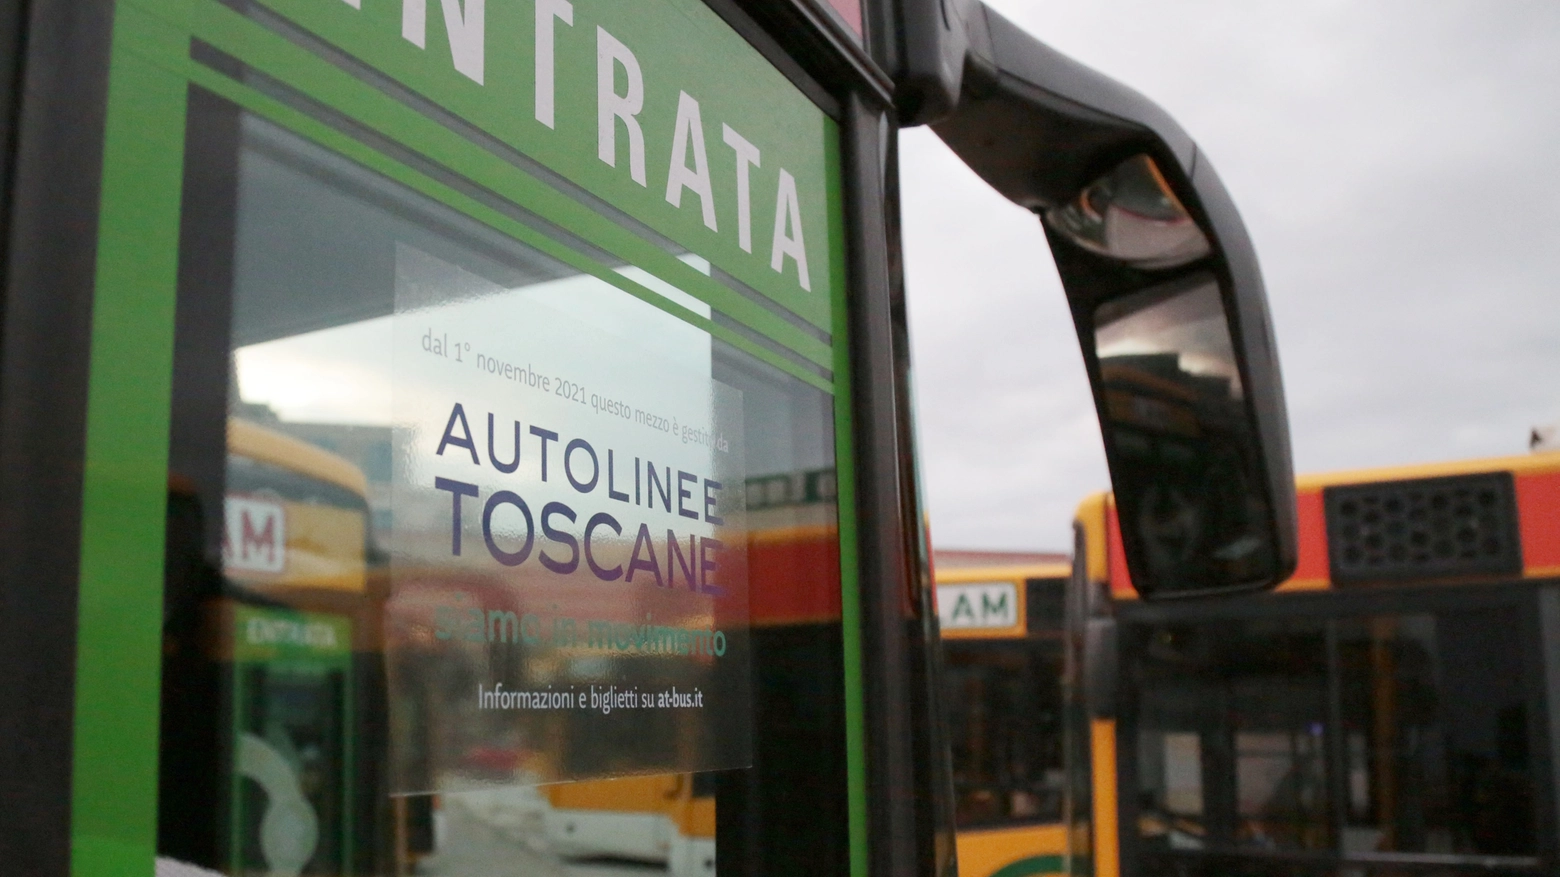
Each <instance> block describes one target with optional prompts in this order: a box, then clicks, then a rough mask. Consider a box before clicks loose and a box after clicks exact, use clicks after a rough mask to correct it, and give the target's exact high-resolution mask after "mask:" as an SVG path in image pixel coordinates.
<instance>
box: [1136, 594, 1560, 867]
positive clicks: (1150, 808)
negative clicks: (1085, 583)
mask: <svg viewBox="0 0 1560 877" xmlns="http://www.w3.org/2000/svg"><path fill="white" fill-rule="evenodd" d="M1388 596H1390V597H1395V598H1396V599H1393V600H1391V601H1390V602H1389V601H1388V600H1386V599H1384V598H1385V597H1388ZM1119 610H1120V616H1119V617H1121V619H1122V623H1123V627H1122V631H1121V637H1122V638H1121V644H1122V661H1123V664H1122V680H1123V699H1122V702H1121V712H1120V717H1119V722H1120V725H1119V737H1118V740H1119V746H1118V751H1119V759H1120V765H1119V768H1120V783H1121V789H1122V792H1123V793H1122V796H1121V797H1122V804H1121V825H1122V831H1121V838H1122V840H1121V843H1122V862H1123V871H1122V873H1123V874H1127V875H1137V874H1145V875H1146V874H1160V873H1174V874H1215V873H1216V874H1345V873H1346V874H1356V875H1365V874H1379V873H1406V872H1408V871H1413V872H1433V873H1437V874H1448V875H1450V874H1493V873H1501V874H1518V873H1537V872H1538V871H1539V870H1540V867H1541V863H1542V859H1541V855H1547V854H1548V851H1547V850H1546V849H1544V848H1543V846H1542V844H1541V841H1540V838H1539V832H1538V831H1537V825H1539V824H1540V823H1539V821H1538V820H1539V816H1540V809H1541V807H1546V806H1547V804H1544V803H1543V802H1541V801H1540V800H1539V798H1540V797H1541V796H1543V795H1547V794H1548V792H1547V791H1545V790H1547V789H1549V788H1550V783H1549V778H1548V768H1547V763H1546V759H1544V758H1540V757H1537V753H1538V752H1539V751H1540V749H1539V744H1538V743H1537V742H1536V741H1538V740H1540V739H1541V737H1540V735H1541V734H1542V733H1544V732H1543V731H1542V730H1541V729H1542V728H1543V727H1544V725H1545V722H1546V719H1545V717H1544V716H1543V712H1544V709H1543V704H1544V699H1543V690H1542V685H1541V679H1542V675H1543V674H1542V671H1541V666H1540V661H1541V655H1540V648H1539V630H1538V625H1537V623H1536V622H1535V621H1534V619H1535V618H1536V617H1537V611H1536V606H1535V604H1534V592H1533V591H1532V590H1531V589H1527V588H1521V589H1517V588H1509V587H1508V588H1504V589H1495V588H1491V587H1483V588H1477V589H1469V590H1465V591H1459V592H1452V591H1446V590H1442V591H1440V592H1423V591H1419V592H1410V593H1399V594H1395V595H1393V594H1381V593H1377V594H1375V595H1340V594H1337V593H1330V594H1321V595H1313V596H1310V597H1307V596H1285V597H1276V598H1264V599H1259V600H1251V601H1243V602H1241V603H1238V604H1229V605H1226V606H1221V607H1218V608H1217V609H1216V610H1215V611H1214V612H1209V611H1208V610H1206V609H1200V608H1196V607H1193V608H1192V609H1191V610H1189V611H1163V610H1160V609H1156V608H1153V607H1148V606H1143V605H1124V606H1121V607H1119Z"/></svg>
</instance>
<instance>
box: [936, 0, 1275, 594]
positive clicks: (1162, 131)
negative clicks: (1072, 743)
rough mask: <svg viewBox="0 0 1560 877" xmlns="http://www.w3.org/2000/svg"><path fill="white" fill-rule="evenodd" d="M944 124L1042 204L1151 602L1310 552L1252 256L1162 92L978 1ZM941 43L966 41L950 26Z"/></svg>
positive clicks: (1224, 589) (967, 14)
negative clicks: (1300, 531)
mask: <svg viewBox="0 0 1560 877" xmlns="http://www.w3.org/2000/svg"><path fill="white" fill-rule="evenodd" d="M943 8H944V9H949V10H957V14H959V15H960V16H961V18H960V24H961V25H962V26H961V27H958V28H952V29H950V31H951V32H952V31H957V32H958V34H959V35H960V36H961V37H962V38H963V39H965V40H967V53H966V56H965V63H964V68H963V74H962V80H961V82H960V89H961V95H960V99H959V102H958V104H957V106H956V107H955V108H954V109H953V110H952V112H951V113H950V114H948V115H946V116H944V117H942V118H941V119H940V120H938V121H936V122H934V123H933V126H932V127H933V129H934V130H935V131H936V132H937V134H938V135H939V136H940V137H942V139H943V140H944V141H945V142H946V143H947V144H948V145H949V146H950V147H952V148H953V150H954V151H955V152H956V153H958V155H959V156H960V157H961V158H962V159H964V161H965V163H967V164H968V165H970V167H971V168H973V169H974V170H975V171H976V172H977V173H979V174H980V175H981V176H982V177H983V178H984V179H985V180H986V181H987V182H989V183H991V184H992V185H993V186H994V187H996V188H997V190H998V191H1000V192H1002V193H1003V194H1004V195H1006V196H1007V197H1008V198H1009V199H1011V200H1012V201H1014V202H1016V203H1018V204H1021V205H1023V206H1025V207H1028V208H1030V209H1031V210H1033V211H1035V212H1036V213H1037V214H1039V215H1040V218H1041V221H1042V224H1043V226H1044V228H1045V233H1046V237H1047V239H1048V240H1049V242H1050V245H1051V251H1052V254H1053V256H1054V258H1055V260H1056V265H1057V269H1058V272H1059V273H1060V275H1061V278H1062V283H1063V285H1064V287H1065V288H1066V292H1067V298H1068V301H1069V303H1070V305H1071V310H1072V314H1073V320H1074V322H1075V323H1076V326H1077V330H1078V339H1079V343H1080V345H1081V347H1082V349H1083V356H1084V360H1085V362H1086V364H1087V366H1088V371H1089V376H1090V379H1091V380H1092V382H1093V385H1094V398H1095V405H1096V407H1097V409H1098V411H1099V417H1100V426H1101V431H1102V432H1103V434H1104V439H1105V450H1106V457H1107V459H1108V461H1109V465H1110V473H1111V481H1112V484H1113V487H1114V490H1115V494H1116V507H1117V510H1118V514H1119V516H1120V522H1121V532H1122V542H1123V543H1124V547H1125V549H1126V556H1127V565H1128V568H1129V570H1130V572H1131V575H1132V581H1133V584H1134V585H1135V586H1136V587H1137V590H1138V592H1139V593H1140V594H1141V595H1142V596H1144V597H1146V598H1156V597H1181V596H1194V595H1202V594H1216V593H1229V592H1234V591H1247V590H1257V589H1261V588H1267V587H1271V586H1273V585H1276V584H1277V583H1278V582H1280V581H1282V580H1284V579H1285V578H1287V577H1288V576H1289V575H1290V574H1291V573H1292V572H1293V571H1294V567H1295V563H1296V560H1297V558H1298V546H1297V537H1296V518H1295V494H1294V475H1293V466H1292V463H1291V461H1290V451H1289V427H1288V418H1287V415H1286V413H1285V410H1284V395H1283V387H1282V384H1281V382H1280V378H1279V370H1278V357H1277V351H1276V349H1275V347H1274V344H1273V333H1272V328H1271V324H1270V320H1269V317H1268V308H1267V295H1266V292H1265V291H1264V289H1263V286H1262V276H1261V272H1260V270H1259V269H1258V267H1257V260H1256V254H1255V252H1254V251H1253V249H1252V246H1251V241H1250V239H1249V238H1248V237H1247V235H1246V230H1245V226H1244V224H1243V223H1242V222H1241V219H1240V214H1239V213H1238V212H1237V211H1236V209H1235V205H1234V203H1233V202H1232V201H1231V200H1230V197H1229V194H1228V193H1227V192H1226V191H1225V189H1224V186H1223V184H1222V183H1221V182H1220V180H1219V178H1218V175H1217V174H1216V173H1215V172H1214V170H1213V167H1212V165H1211V164H1210V163H1209V162H1208V160H1207V158H1206V156H1203V155H1202V154H1200V153H1199V152H1198V150H1197V147H1196V145H1195V144H1194V143H1193V142H1192V140H1191V138H1190V137H1188V136H1187V135H1186V133H1185V132H1184V131H1182V130H1181V128H1180V126H1178V125H1177V124H1176V123H1175V121H1174V120H1173V119H1171V118H1170V116H1169V115H1168V114H1166V113H1165V112H1164V110H1162V109H1161V108H1160V107H1159V106H1158V105H1156V104H1154V103H1153V102H1152V101H1150V100H1148V99H1147V98H1145V97H1143V96H1142V95H1140V94H1138V93H1137V92H1134V91H1132V90H1131V89H1128V88H1126V87H1125V86H1122V85H1121V84H1119V83H1117V82H1115V81H1113V80H1111V79H1109V78H1107V77H1105V76H1103V75H1101V74H1099V73H1097V72H1095V71H1094V70H1091V69H1089V68H1087V67H1084V66H1082V65H1080V64H1078V63H1077V62H1075V61H1072V60H1071V59H1069V58H1066V57H1065V56H1063V55H1061V54H1060V53H1058V52H1056V51H1055V50H1053V49H1051V48H1049V47H1047V46H1045V45H1044V44H1042V43H1040V42H1039V41H1037V40H1035V39H1034V38H1033V37H1031V36H1029V35H1028V34H1027V33H1025V32H1024V31H1022V30H1021V29H1019V28H1018V27H1017V26H1015V25H1013V24H1012V23H1011V22H1008V21H1007V20H1006V19H1004V18H1002V17H1001V16H999V15H997V14H996V13H994V12H992V11H990V10H989V9H987V8H986V7H985V6H984V5H983V4H980V3H967V4H964V5H961V4H960V3H959V2H958V0H944V4H943ZM945 42H946V43H947V44H948V45H955V43H954V42H950V41H946V40H945Z"/></svg>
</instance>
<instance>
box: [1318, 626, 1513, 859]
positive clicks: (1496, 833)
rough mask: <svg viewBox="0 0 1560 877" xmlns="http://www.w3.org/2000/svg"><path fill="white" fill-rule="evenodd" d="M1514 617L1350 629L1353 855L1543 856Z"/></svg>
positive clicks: (1346, 643)
mask: <svg viewBox="0 0 1560 877" xmlns="http://www.w3.org/2000/svg"><path fill="white" fill-rule="evenodd" d="M1520 629H1521V625H1520V619H1519V617H1518V615H1517V612H1516V611H1515V610H1512V609H1481V610H1473V611H1464V612H1456V613H1446V614H1441V615H1405V616H1396V617H1392V616H1388V617H1377V618H1369V619H1360V620H1357V621H1348V622H1342V623H1340V625H1339V631H1340V668H1339V669H1340V675H1341V678H1342V682H1343V684H1342V692H1343V722H1344V733H1345V735H1346V739H1347V740H1348V745H1347V747H1346V752H1347V759H1348V765H1347V777H1348V787H1349V789H1350V794H1349V798H1350V800H1349V808H1348V822H1347V826H1348V827H1347V829H1346V833H1345V837H1344V845H1345V848H1346V850H1347V851H1350V852H1411V853H1463V854H1479V855H1532V854H1534V852H1535V839H1534V832H1533V825H1534V822H1533V785H1532V775H1531V770H1532V768H1531V765H1530V762H1529V759H1528V733H1529V730H1528V725H1527V710H1526V695H1525V693H1524V682H1523V672H1522V656H1521V650H1520V648H1518V647H1517V643H1516V642H1515V641H1514V639H1513V632H1514V631H1517V630H1520Z"/></svg>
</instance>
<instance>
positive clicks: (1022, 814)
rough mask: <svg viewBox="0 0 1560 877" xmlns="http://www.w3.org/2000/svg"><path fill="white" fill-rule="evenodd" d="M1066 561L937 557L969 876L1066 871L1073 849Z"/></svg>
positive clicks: (961, 841)
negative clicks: (1068, 817) (1068, 810)
mask: <svg viewBox="0 0 1560 877" xmlns="http://www.w3.org/2000/svg"><path fill="white" fill-rule="evenodd" d="M1069 569H1070V566H1069V563H1068V558H1067V556H1066V555H1060V554H1009V553H1003V552H975V551H938V552H937V554H936V556H935V572H936V587H937V612H938V621H939V624H940V627H941V630H942V645H943V673H944V679H945V687H944V691H945V701H946V703H945V705H946V708H947V712H948V716H949V749H950V755H951V758H952V766H953V786H954V802H955V809H954V820H955V824H956V826H957V828H958V832H957V836H956V841H955V843H956V847H957V850H958V860H959V873H960V874H961V875H963V877H992V875H1002V877H1020V875H1028V874H1050V873H1060V872H1062V871H1063V870H1064V864H1065V860H1066V853H1067V828H1066V821H1065V818H1064V816H1065V799H1066V786H1065V762H1064V757H1063V728H1064V721H1063V715H1062V708H1063V697H1062V688H1061V686H1062V682H1063V674H1062V670H1063V642H1062V618H1063V613H1062V601H1063V598H1064V595H1065V592H1066V586H1067V578H1068V574H1069Z"/></svg>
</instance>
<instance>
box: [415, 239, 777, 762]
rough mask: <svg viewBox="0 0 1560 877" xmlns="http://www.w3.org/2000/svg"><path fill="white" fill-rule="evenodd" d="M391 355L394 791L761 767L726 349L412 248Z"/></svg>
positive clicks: (674, 323) (660, 289)
mask: <svg viewBox="0 0 1560 877" xmlns="http://www.w3.org/2000/svg"><path fill="white" fill-rule="evenodd" d="M619 274H620V275H622V276H623V277H624V278H625V280H626V281H628V282H633V283H635V284H637V285H638V286H639V287H640V288H641V289H644V290H646V291H647V293H648V295H649V297H650V298H654V297H656V296H663V297H665V298H666V299H667V300H668V302H669V303H672V304H675V305H677V306H678V307H682V308H687V309H692V310H696V311H697V310H698V309H699V308H702V307H703V306H702V305H701V304H700V303H699V302H698V301H696V300H694V299H692V298H689V297H687V296H686V295H685V294H683V293H681V292H680V291H678V290H676V289H674V288H671V287H668V286H665V285H664V284H661V283H660V282H659V281H656V280H655V279H654V278H651V277H649V276H648V275H645V274H643V273H642V272H638V271H636V270H635V269H631V268H627V269H622V270H620V271H619ZM704 312H705V313H706V314H707V312H708V309H707V308H704ZM393 334H394V361H393V368H392V374H393V381H392V384H393V391H392V402H393V408H394V429H393V440H394V448H395V459H394V465H393V475H392V478H393V485H392V515H393V521H392V525H391V534H392V538H391V540H390V541H391V546H390V552H391V557H390V564H389V570H390V574H389V577H390V581H389V587H390V590H391V597H390V601H389V604H388V609H387V614H386V627H385V632H384V636H385V644H386V652H387V658H388V672H389V676H390V679H389V682H390V691H391V719H392V727H391V744H392V745H391V752H392V762H393V764H392V771H393V775H394V782H395V786H396V790H397V791H398V792H401V793H416V792H427V791H459V790H462V789H471V788H479V787H484V786H491V785H501V784H516V783H542V782H553V781H559V780H569V779H582V778H588V777H607V776H622V775H629V774H640V773H664V772H672V771H703V770H715V769H725V768H734V767H745V766H748V765H749V764H750V763H751V758H750V749H751V743H750V733H749V722H750V712H751V704H750V692H749V682H748V678H749V655H748V631H747V628H748V588H747V583H748V575H747V565H746V545H747V539H746V532H745V522H744V518H745V512H744V507H743V503H744V491H743V489H742V486H743V483H744V480H745V474H746V473H745V471H744V462H743V435H742V394H741V393H740V392H739V391H737V390H734V389H732V388H731V387H728V386H726V385H724V384H722V383H720V382H719V381H717V380H715V378H714V376H713V374H712V368H713V362H714V358H713V355H712V344H713V342H712V341H711V339H710V336H709V334H708V333H706V332H704V331H702V330H701V329H699V328H698V327H696V326H693V325H690V324H689V323H687V322H685V321H683V320H681V319H679V318H677V317H674V316H672V314H671V313H669V312H668V311H667V310H663V309H662V308H659V307H656V306H655V305H653V304H651V303H649V302H647V301H643V300H640V299H638V298H634V297H632V296H630V295H629V294H627V293H625V292H624V291H622V290H620V289H618V288H617V287H616V286H614V285H612V284H609V283H607V282H605V281H603V280H601V279H598V278H596V277H591V276H576V277H566V278H563V279H552V280H546V281H543V282H537V283H533V284H530V285H526V286H520V287H518V288H503V287H501V286H499V285H497V284H494V283H493V282H492V281H490V280H488V279H486V278H484V277H480V276H478V275H476V274H474V273H471V272H469V271H467V270H465V269H463V268H461V267H459V266H457V265H453V264H451V263H449V262H446V261H444V260H442V259H440V258H437V257H435V256H432V255H429V254H427V253H425V252H422V251H420V250H418V249H416V248H414V247H411V246H409V245H406V244H401V245H399V246H398V247H397V252H396V303H395V316H394V329H393Z"/></svg>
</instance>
